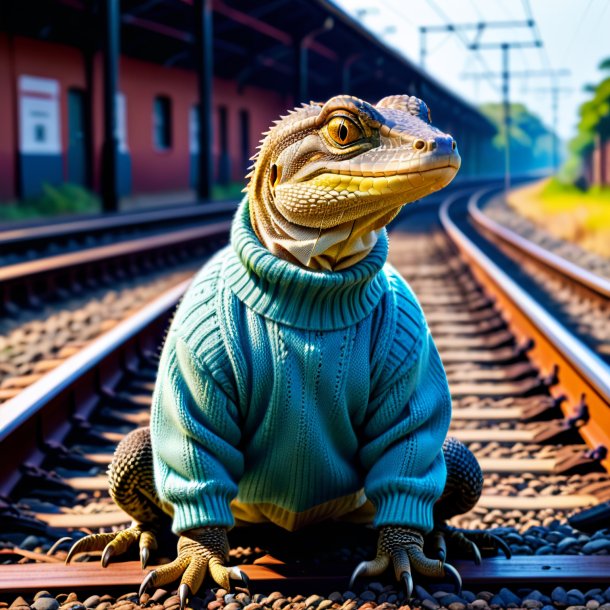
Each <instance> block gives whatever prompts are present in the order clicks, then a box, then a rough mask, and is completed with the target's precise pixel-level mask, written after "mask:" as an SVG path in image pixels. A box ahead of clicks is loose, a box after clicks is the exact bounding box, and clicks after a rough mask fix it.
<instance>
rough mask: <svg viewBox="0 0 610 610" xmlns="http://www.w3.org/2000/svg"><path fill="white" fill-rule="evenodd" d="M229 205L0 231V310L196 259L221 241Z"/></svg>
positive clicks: (12, 312) (34, 305)
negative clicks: (11, 252)
mask: <svg viewBox="0 0 610 610" xmlns="http://www.w3.org/2000/svg"><path fill="white" fill-rule="evenodd" d="M234 211H235V204H234V203H233V204H226V203H223V204H205V205H201V206H195V207H188V208H179V209H178V210H176V211H175V212H174V211H173V210H155V211H151V212H138V213H132V214H124V215H123V214H117V215H113V216H111V217H109V218H105V217H100V218H94V219H88V220H79V221H73V222H70V223H56V224H52V225H50V226H45V227H33V228H30V229H16V230H12V231H3V232H0V248H1V251H2V252H7V251H14V252H16V254H15V255H10V256H7V255H3V256H2V257H0V315H12V316H16V315H18V314H19V312H20V311H21V310H23V309H24V308H29V309H39V308H40V307H41V306H42V305H43V304H44V303H46V302H49V301H54V300H55V301H59V300H61V299H65V298H66V297H67V296H70V295H74V294H79V293H82V292H83V291H84V290H86V289H87V288H91V287H96V286H99V285H110V284H112V283H113V282H115V281H117V280H121V279H123V278H125V277H137V276H139V275H142V274H144V273H147V272H150V271H151V270H158V269H160V268H162V267H167V266H171V265H176V264H177V263H179V262H181V261H185V260H189V259H190V260H192V259H193V258H197V257H199V258H201V256H202V255H205V254H206V253H209V252H210V251H214V250H216V249H218V248H219V247H220V246H221V245H224V243H226V240H227V237H228V231H229V227H230V218H231V217H232V214H233V213H234Z"/></svg>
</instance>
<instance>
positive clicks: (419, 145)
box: [413, 140, 426, 150]
mask: <svg viewBox="0 0 610 610" xmlns="http://www.w3.org/2000/svg"><path fill="white" fill-rule="evenodd" d="M413 148H415V149H416V150H423V149H424V148H426V143H425V142H424V141H423V140H415V142H414V143H413Z"/></svg>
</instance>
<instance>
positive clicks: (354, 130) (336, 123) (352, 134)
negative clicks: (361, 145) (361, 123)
mask: <svg viewBox="0 0 610 610" xmlns="http://www.w3.org/2000/svg"><path fill="white" fill-rule="evenodd" d="M326 129H327V131H328V135H329V136H330V137H331V139H332V140H334V141H335V142H336V143H337V144H339V146H346V145H347V144H351V143H352V142H355V141H356V140H359V139H360V138H361V137H362V131H361V130H360V128H359V127H358V126H357V125H356V124H355V123H354V122H353V121H350V120H349V119H348V118H346V117H342V116H336V117H334V118H332V119H331V120H330V121H329V122H328V124H327V125H326Z"/></svg>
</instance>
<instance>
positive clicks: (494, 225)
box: [468, 197, 610, 297]
mask: <svg viewBox="0 0 610 610" xmlns="http://www.w3.org/2000/svg"><path fill="white" fill-rule="evenodd" d="M479 201H480V198H475V197H473V198H471V199H470V201H469V202H468V213H469V214H470V216H471V217H472V218H473V220H474V221H475V222H476V223H477V224H478V225H479V226H481V227H483V228H484V229H486V230H487V231H489V232H490V233H491V234H492V235H494V236H495V237H497V238H499V239H501V240H502V241H503V242H505V243H507V244H509V245H511V246H513V247H514V248H516V249H518V250H519V251H521V252H524V253H525V254H526V255H527V256H528V257H530V258H534V259H535V260H537V261H539V262H541V263H543V264H544V265H546V266H547V267H550V268H551V269H552V270H553V271H555V272H557V273H559V274H560V275H562V276H566V277H568V278H570V279H571V280H573V281H575V282H576V283H578V284H582V285H583V286H586V287H587V288H589V289H591V290H593V291H595V292H596V293H598V294H600V295H602V296H604V297H610V280H608V279H606V278H603V277H600V276H599V275H596V274H595V273H592V272H591V271H589V270H588V269H584V268H583V267H580V266H579V265H577V264H575V263H573V262H571V261H569V260H568V259H566V258H564V257H562V256H559V255H557V254H555V253H553V252H550V251H549V250H546V249H545V248H543V247H541V246H539V245H538V244H536V243H534V242H532V241H530V240H529V239H526V238H525V237H523V236H521V235H519V234H518V233H516V232H515V231H513V230H511V229H509V228H507V227H505V226H503V225H501V224H500V223H498V222H496V221H495V220H493V219H492V218H490V217H489V216H487V214H485V213H484V212H483V211H482V210H481V208H480V207H479Z"/></svg>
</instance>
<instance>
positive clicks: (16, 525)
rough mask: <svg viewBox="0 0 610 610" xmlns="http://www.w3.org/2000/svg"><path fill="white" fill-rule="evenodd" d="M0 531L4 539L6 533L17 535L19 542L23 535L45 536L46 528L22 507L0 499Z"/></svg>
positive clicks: (43, 523) (42, 522)
mask: <svg viewBox="0 0 610 610" xmlns="http://www.w3.org/2000/svg"><path fill="white" fill-rule="evenodd" d="M0 531H1V532H2V537H3V538H4V539H7V538H8V536H6V534H7V533H11V532H12V533H16V534H18V535H19V541H21V540H22V539H23V535H24V534H26V535H27V534H35V535H36V534H45V535H47V534H48V527H47V524H46V523H45V522H44V521H41V520H40V519H37V518H36V517H35V516H34V515H33V514H30V513H29V512H27V511H25V510H24V508H23V506H22V505H16V504H14V503H13V502H11V501H10V500H9V499H7V498H4V497H0Z"/></svg>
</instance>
